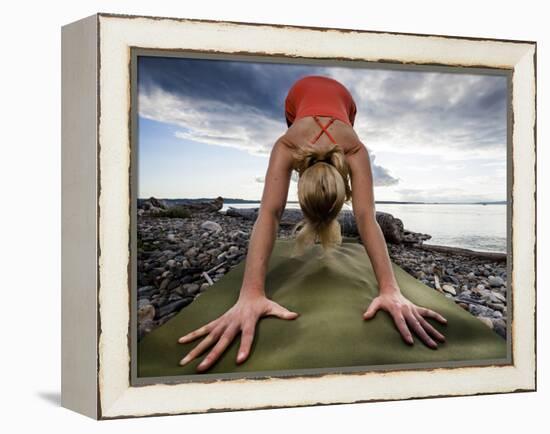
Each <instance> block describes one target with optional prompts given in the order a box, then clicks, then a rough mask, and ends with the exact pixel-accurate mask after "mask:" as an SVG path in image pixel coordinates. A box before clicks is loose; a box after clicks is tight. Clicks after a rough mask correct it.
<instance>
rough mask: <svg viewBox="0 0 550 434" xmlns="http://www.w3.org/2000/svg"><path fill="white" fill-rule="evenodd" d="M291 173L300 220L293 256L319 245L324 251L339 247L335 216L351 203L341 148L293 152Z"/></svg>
mask: <svg viewBox="0 0 550 434" xmlns="http://www.w3.org/2000/svg"><path fill="white" fill-rule="evenodd" d="M294 169H295V170H296V171H297V172H298V174H299V179H298V201H299V204H300V208H301V209H302V213H303V219H302V220H301V221H300V222H298V223H297V224H296V225H295V226H294V228H293V230H292V235H293V236H295V247H294V252H293V254H292V256H297V255H301V254H303V252H304V250H305V248H306V247H307V246H309V245H312V244H314V243H316V242H320V243H321V245H322V247H323V249H324V250H325V251H327V250H329V249H331V248H334V247H336V246H338V245H340V244H341V243H342V233H341V227H340V223H339V222H338V220H337V216H338V214H339V213H340V210H341V209H342V206H343V204H344V203H345V202H348V201H350V200H351V187H350V181H349V166H348V164H347V162H346V160H345V158H344V153H343V151H342V149H341V147H340V146H339V145H337V144H333V145H332V146H331V147H330V148H328V149H327V150H320V149H318V148H315V147H312V146H308V147H306V148H303V149H298V150H297V151H295V161H294Z"/></svg>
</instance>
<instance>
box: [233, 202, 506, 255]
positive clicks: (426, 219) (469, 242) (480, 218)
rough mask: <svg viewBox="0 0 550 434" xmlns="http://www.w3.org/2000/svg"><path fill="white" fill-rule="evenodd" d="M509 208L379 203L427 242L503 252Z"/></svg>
mask: <svg viewBox="0 0 550 434" xmlns="http://www.w3.org/2000/svg"><path fill="white" fill-rule="evenodd" d="M230 206H231V207H234V208H255V207H259V206H260V204H259V203H238V204H231V203H229V204H225V203H224V206H223V208H222V210H225V209H227V208H228V207H230ZM346 207H347V206H346ZM287 208H299V205H298V204H297V203H289V204H287ZM347 208H348V209H351V208H350V207H347ZM506 208H507V206H506V205H498V204H488V205H477V204H472V205H469V204H464V205H463V204H456V205H455V204H383V203H380V204H376V209H377V210H378V211H384V212H388V213H390V214H392V215H393V216H394V217H397V218H399V219H401V220H402V221H403V225H404V226H405V229H408V230H410V231H413V232H421V233H425V234H429V235H431V236H432V238H430V239H429V240H427V241H426V243H427V244H438V245H443V246H453V247H462V248H467V249H473V250H478V251H486V252H504V253H505V252H506Z"/></svg>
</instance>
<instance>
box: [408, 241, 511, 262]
mask: <svg viewBox="0 0 550 434" xmlns="http://www.w3.org/2000/svg"><path fill="white" fill-rule="evenodd" d="M419 247H420V248H421V249H423V250H427V251H430V252H441V253H452V254H456V255H465V256H475V257H476V258H485V259H489V260H491V261H495V262H506V258H507V255H506V253H499V252H480V251H477V250H470V249H464V248H462V247H451V246H438V245H435V244H421V245H420V246H419Z"/></svg>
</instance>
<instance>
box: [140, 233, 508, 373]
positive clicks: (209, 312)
mask: <svg viewBox="0 0 550 434" xmlns="http://www.w3.org/2000/svg"><path fill="white" fill-rule="evenodd" d="M292 247H293V241H292V240H282V239H277V240H276V242H275V246H274V249H273V252H272V255H271V258H270V262H269V266H268V273H267V276H266V295H267V296H268V298H270V299H272V300H274V301H276V302H277V303H279V304H281V305H282V306H284V307H286V308H287V309H289V310H291V311H295V312H298V313H299V314H300V316H298V317H297V318H296V319H294V320H283V319H280V318H277V317H263V318H261V319H260V321H259V322H258V323H257V326H256V333H255V337H254V342H253V346H252V349H251V352H250V355H249V357H248V359H247V360H246V361H245V362H244V363H243V364H241V365H237V364H236V362H235V359H236V356H237V351H238V349H239V343H240V335H237V337H236V338H235V340H234V341H233V343H232V344H231V345H230V346H229V347H228V348H227V349H226V351H225V352H224V354H223V355H222V356H221V357H220V358H219V359H218V361H217V362H216V363H215V364H214V365H213V366H211V368H210V369H209V370H207V371H206V372H205V373H204V374H211V373H239V372H254V371H274V370H297V369H317V368H340V367H354V366H372V365H386V364H401V363H417V362H422V363H427V362H442V361H474V360H483V359H504V358H505V357H506V341H505V340H504V339H503V338H502V337H500V336H499V335H497V334H496V333H495V332H494V331H492V330H491V329H489V328H488V327H487V326H486V325H485V324H483V323H482V322H481V321H480V320H478V319H477V318H475V317H474V316H472V315H471V314H470V313H468V312H466V311H465V310H464V309H462V308H461V307H460V306H458V305H456V304H455V302H454V301H453V300H451V299H448V298H447V297H445V296H444V295H443V294H441V293H439V292H437V291H435V290H433V289H432V288H430V287H428V286H426V285H424V284H423V283H421V282H420V281H418V280H416V279H415V278H414V277H412V276H411V275H409V274H408V273H406V272H405V271H404V270H403V269H402V268H400V267H399V266H398V265H396V264H395V263H393V262H392V267H393V269H394V272H395V275H396V278H397V281H398V283H399V286H400V288H401V291H402V293H403V294H404V295H405V296H406V297H407V298H409V299H410V300H411V301H412V302H413V303H416V304H417V305H420V306H424V307H428V308H430V309H433V310H435V311H436V312H439V313H440V314H442V315H443V316H444V317H445V318H447V320H448V323H447V324H446V325H444V324H441V323H439V322H437V321H436V320H433V319H428V321H429V322H430V323H431V324H432V325H434V327H436V328H437V329H438V330H439V331H441V332H442V333H443V334H444V335H445V337H446V342H445V343H439V348H438V349H435V350H433V349H431V348H428V347H427V346H426V345H424V344H423V343H422V342H421V341H420V338H419V337H417V336H416V335H415V334H414V332H413V336H414V339H415V343H414V345H412V346H410V345H407V344H406V343H405V342H404V341H403V340H402V338H401V335H400V334H399V332H398V331H397V328H396V327H395V325H394V323H393V320H392V318H391V316H390V315H389V314H388V313H387V312H385V311H383V310H379V311H378V313H377V314H376V316H375V317H374V318H372V319H370V320H364V319H363V318H362V314H363V312H364V311H365V310H366V309H367V307H368V305H369V303H370V302H371V300H372V299H373V298H374V297H375V296H376V295H377V294H378V284H377V281H376V276H375V274H374V272H373V269H372V266H371V263H370V261H369V257H368V255H367V254H366V252H365V249H364V247H363V246H362V245H361V244H358V243H357V242H356V241H354V240H353V239H350V238H344V242H343V243H342V245H341V246H339V247H338V248H337V249H336V250H335V251H334V252H333V253H332V254H331V257H328V256H326V255H323V251H322V248H321V246H320V245H319V244H316V245H315V246H312V247H311V248H310V249H309V250H306V252H305V253H304V255H302V256H299V257H296V258H291V257H290V253H291V250H292ZM244 265H245V264H244V261H243V262H241V263H240V264H238V265H237V266H236V267H234V268H233V269H231V270H230V271H229V272H228V273H227V274H226V275H225V276H224V277H223V278H222V279H220V280H219V281H218V282H216V283H215V284H214V285H213V286H212V287H210V288H209V289H208V290H207V291H205V292H204V293H202V294H201V295H200V296H199V297H198V298H197V299H195V301H194V302H193V303H191V304H190V305H189V306H188V307H186V308H184V309H183V310H182V311H181V312H180V313H178V314H177V315H176V316H174V317H173V318H172V319H170V320H169V321H168V322H166V323H165V324H164V325H162V326H160V327H159V328H157V329H155V330H153V331H152V332H151V333H149V334H148V335H146V336H145V337H144V338H143V339H142V340H141V342H140V343H139V345H138V351H137V355H138V359H137V369H138V373H137V376H138V377H161V376H173V375H185V374H199V373H198V372H197V371H196V366H197V365H198V364H199V363H200V361H201V360H202V359H203V358H204V357H205V356H206V355H207V354H208V350H207V351H206V352H204V353H203V354H202V355H201V356H199V357H198V358H196V359H195V360H193V361H191V362H189V363H188V364H187V365H185V366H179V361H180V360H181V359H182V358H183V357H184V356H185V355H186V354H187V353H188V352H189V351H190V350H191V349H192V348H193V347H194V346H196V345H197V344H198V343H199V342H200V341H201V339H203V338H204V337H202V338H198V339H197V340H195V341H193V342H190V343H187V344H180V343H178V342H177V340H178V338H179V337H180V336H183V335H185V334H187V333H188V332H190V331H192V330H194V329H196V328H198V327H200V326H202V325H204V324H206V323H207V322H209V321H211V320H213V319H216V318H217V317H218V316H220V315H221V314H223V313H224V312H225V311H226V310H227V309H229V308H230V307H231V306H232V305H233V304H234V303H235V301H236V300H237V298H238V294H239V290H240V287H241V282H242V276H243V272H244ZM211 348H212V347H211Z"/></svg>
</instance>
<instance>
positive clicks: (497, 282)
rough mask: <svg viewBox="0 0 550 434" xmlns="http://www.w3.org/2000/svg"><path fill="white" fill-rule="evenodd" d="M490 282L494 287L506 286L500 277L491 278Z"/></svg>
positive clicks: (489, 278)
mask: <svg viewBox="0 0 550 434" xmlns="http://www.w3.org/2000/svg"><path fill="white" fill-rule="evenodd" d="M488 280H489V285H491V286H492V287H497V286H502V285H504V280H502V278H501V277H499V276H489V277H488Z"/></svg>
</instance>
